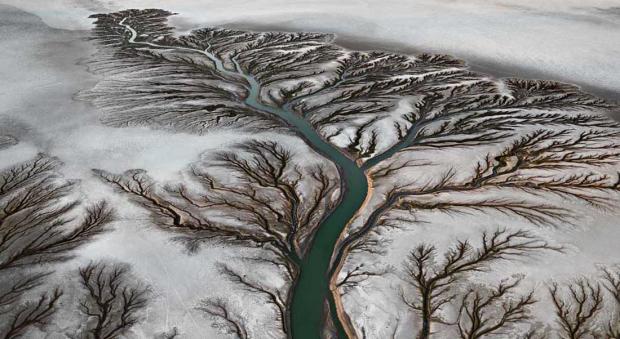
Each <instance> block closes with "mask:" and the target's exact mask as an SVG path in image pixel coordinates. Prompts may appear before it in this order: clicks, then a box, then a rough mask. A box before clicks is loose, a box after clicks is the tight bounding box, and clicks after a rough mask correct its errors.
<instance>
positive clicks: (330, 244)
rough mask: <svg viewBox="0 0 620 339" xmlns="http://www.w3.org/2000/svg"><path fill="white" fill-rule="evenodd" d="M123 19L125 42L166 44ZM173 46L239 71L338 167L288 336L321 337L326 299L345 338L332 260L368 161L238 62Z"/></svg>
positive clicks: (364, 189)
mask: <svg viewBox="0 0 620 339" xmlns="http://www.w3.org/2000/svg"><path fill="white" fill-rule="evenodd" d="M124 21H125V20H123V21H121V22H120V23H119V24H120V25H121V26H124V27H125V28H126V29H127V30H128V31H130V32H131V37H130V38H129V40H128V42H129V43H132V44H140V45H147V46H151V47H156V48H170V47H169V46H161V45H158V44H156V43H151V42H136V41H135V39H136V38H137V32H136V31H135V30H134V29H133V28H132V27H131V26H129V25H127V24H124ZM172 48H177V49H180V50H188V51H194V52H198V53H202V54H204V55H206V56H207V57H208V58H209V59H210V60H211V61H213V63H214V64H215V67H216V68H217V70H218V71H219V72H220V73H222V74H226V75H229V76H234V77H243V78H244V79H245V80H246V81H247V83H248V85H249V86H248V90H249V95H248V97H247V98H246V99H245V103H246V104H247V105H248V106H250V107H252V108H254V109H256V110H259V111H261V112H267V113H270V114H274V115H277V116H278V117H280V118H281V119H282V120H284V121H286V122H287V123H288V124H289V125H290V126H291V128H292V129H293V130H294V131H295V132H296V133H297V134H298V135H299V136H300V137H302V138H303V139H304V140H305V142H306V143H307V144H308V145H309V146H310V147H312V148H313V149H314V150H315V151H317V152H318V153H320V154H321V155H322V156H324V157H325V158H327V159H329V160H330V161H332V162H333V163H334V164H335V165H336V166H337V167H338V171H339V173H340V178H341V186H340V188H341V191H342V194H341V197H340V201H339V204H338V206H337V207H336V208H335V209H334V210H333V211H332V212H331V213H330V214H329V216H328V217H327V218H325V219H324V220H323V221H322V222H321V224H320V226H319V228H318V230H317V232H316V234H315V237H314V240H313V242H312V245H311V248H310V250H309V251H308V253H307V254H306V256H305V257H304V258H303V259H302V260H301V262H300V263H299V264H300V266H299V271H300V276H299V279H298V281H297V283H296V285H295V286H293V288H294V290H293V298H292V305H291V331H292V337H293V338H295V339H319V338H320V337H321V332H322V329H323V328H322V324H323V320H324V305H325V304H324V303H325V301H326V300H328V301H329V303H330V309H331V311H332V319H333V321H334V325H335V327H336V331H337V335H338V337H339V338H345V337H346V334H345V332H344V330H343V327H342V324H340V322H339V321H338V317H337V316H336V315H335V310H336V308H335V305H334V300H333V298H332V297H331V295H330V294H329V280H330V276H329V272H330V260H331V257H332V253H333V252H334V248H335V247H336V243H337V241H338V238H339V237H340V234H341V232H342V231H343V230H344V228H345V227H346V225H347V224H348V222H349V221H350V220H351V218H352V217H353V216H354V215H355V213H356V212H357V210H358V209H359V208H360V207H361V206H362V204H363V203H364V200H365V199H366V195H367V194H368V181H367V177H366V175H365V174H364V169H365V168H368V166H363V167H360V166H358V165H357V164H356V163H355V161H354V160H352V159H350V158H349V157H347V156H346V155H345V154H343V153H342V152H341V151H340V150H339V149H338V148H337V147H335V146H333V145H331V144H330V143H328V142H327V141H325V140H324V139H323V138H321V136H320V135H319V134H318V133H317V131H316V130H315V129H314V127H313V126H312V124H310V123H309V122H308V121H307V120H305V119H304V118H303V117H302V116H300V115H298V114H296V113H295V112H293V111H292V109H291V108H290V105H285V106H284V107H275V106H270V105H265V104H263V103H262V102H261V101H260V90H261V86H260V84H259V83H258V81H256V79H255V78H254V77H253V76H252V75H250V74H246V73H245V72H243V70H242V68H241V67H240V65H238V64H235V66H236V67H235V70H230V69H227V68H226V67H225V66H224V65H223V63H222V61H221V60H220V59H219V58H218V57H216V56H215V55H213V54H211V53H209V52H208V51H202V50H198V49H193V48H188V47H180V46H175V47H172ZM392 154H393V152H386V153H384V154H381V155H379V156H377V157H375V158H373V159H371V161H372V163H373V164H374V163H377V162H379V161H381V160H382V159H384V158H386V157H389V156H390V155H392Z"/></svg>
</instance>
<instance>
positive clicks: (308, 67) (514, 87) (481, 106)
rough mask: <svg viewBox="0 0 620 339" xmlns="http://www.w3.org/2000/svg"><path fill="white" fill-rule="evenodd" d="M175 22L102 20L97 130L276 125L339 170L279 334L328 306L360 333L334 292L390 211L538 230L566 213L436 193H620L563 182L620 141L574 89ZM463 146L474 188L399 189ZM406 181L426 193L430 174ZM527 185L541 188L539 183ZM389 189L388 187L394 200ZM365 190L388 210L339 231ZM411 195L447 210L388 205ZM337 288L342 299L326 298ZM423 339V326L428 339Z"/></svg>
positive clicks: (451, 174)
mask: <svg viewBox="0 0 620 339" xmlns="http://www.w3.org/2000/svg"><path fill="white" fill-rule="evenodd" d="M170 15H172V13H170V12H167V11H163V10H157V9H152V10H125V11H121V12H116V13H110V14H101V15H95V16H93V17H95V18H97V22H96V29H95V35H96V39H97V40H98V41H99V43H100V45H101V46H102V53H101V56H100V58H99V59H97V60H96V61H97V62H96V63H95V64H94V68H95V69H101V70H102V72H103V71H109V72H111V73H112V74H120V77H118V78H114V77H112V80H109V81H107V82H103V84H102V85H101V86H99V88H97V89H96V90H94V91H91V96H92V97H93V98H94V100H97V101H96V104H98V105H99V107H102V108H104V109H107V113H108V115H107V116H105V117H104V118H103V119H102V121H103V123H105V124H108V125H112V126H117V127H122V126H128V125H135V124H137V125H144V124H146V125H149V126H154V127H156V128H157V127H159V128H173V129H175V130H180V131H185V132H191V133H197V134H202V133H204V132H206V131H208V130H209V128H221V127H224V126H233V127H235V128H242V127H244V128H245V127H248V126H249V127H251V128H254V127H256V128H258V129H260V130H268V129H270V128H272V127H273V126H277V128H278V129H279V130H280V131H282V132H283V133H288V131H289V130H290V131H293V132H294V133H295V134H297V135H298V136H299V137H300V138H301V139H303V140H304V141H305V142H306V143H307V144H308V146H309V147H312V148H313V149H314V150H316V151H317V152H318V153H320V154H321V155H322V156H324V157H325V158H326V159H325V160H326V162H327V161H331V162H332V163H333V164H335V165H336V166H337V167H338V170H339V174H340V179H341V180H340V181H339V183H338V184H340V188H341V193H340V197H339V198H340V199H339V200H338V203H337V204H332V203H331V202H330V203H329V207H326V208H325V211H329V212H325V213H326V214H322V216H321V217H317V224H318V225H317V224H314V226H313V228H312V230H311V233H313V234H314V236H313V237H308V238H307V239H310V238H313V241H311V242H310V241H309V242H306V243H305V245H304V248H303V249H301V250H296V251H290V252H291V253H289V252H287V258H286V260H288V262H291V263H292V266H294V271H295V273H294V274H291V280H290V282H291V285H292V286H291V288H290V289H287V295H286V297H285V299H286V301H284V300H282V299H284V297H281V296H279V295H278V296H277V298H276V299H278V300H277V307H278V312H279V314H280V315H281V317H278V318H277V319H279V320H280V321H279V322H280V323H281V324H279V325H278V326H281V328H282V330H283V332H284V335H285V336H287V337H295V338H313V339H314V338H320V337H321V336H322V333H321V332H322V331H323V330H324V328H323V327H322V326H321V325H322V323H323V321H324V320H325V319H324V317H325V316H326V313H325V311H326V308H325V300H326V299H327V300H329V301H330V315H331V316H332V320H333V323H334V325H335V328H336V330H337V336H339V337H341V338H342V337H345V336H346V334H345V333H344V329H346V330H347V334H350V335H351V336H352V337H354V336H355V334H354V333H353V332H355V329H354V328H353V326H354V323H355V322H356V321H355V320H354V319H351V320H349V318H348V315H347V314H346V309H345V308H344V307H343V304H342V299H341V298H340V297H341V296H342V295H341V294H339V291H338V288H339V287H338V286H341V285H340V284H341V283H342V281H335V280H336V277H337V276H338V272H339V270H340V269H341V268H343V267H344V266H343V265H344V264H343V263H344V262H345V261H346V260H347V259H346V258H347V256H348V255H350V253H352V250H351V249H352V248H355V246H357V245H360V244H361V245H363V240H364V239H365V238H364V237H365V236H366V235H367V234H368V233H369V232H371V231H372V230H375V229H377V227H380V226H381V225H379V224H380V222H377V221H381V220H380V219H381V218H383V217H384V216H385V215H386V214H387V213H390V211H391V210H392V209H394V208H397V207H398V208H400V209H402V210H409V212H412V211H417V210H422V209H426V210H439V209H445V207H446V206H450V207H451V208H470V209H476V210H480V209H483V208H484V209H489V210H495V211H500V212H502V213H504V214H508V215H514V216H516V217H522V218H523V219H525V220H527V221H530V222H533V223H534V224H537V225H539V224H546V223H547V222H549V221H551V219H553V218H556V217H561V216H562V215H561V214H558V212H557V211H558V209H557V208H555V207H553V206H552V207H549V208H548V207H547V205H543V206H541V205H540V204H539V203H537V202H536V201H532V202H523V201H521V200H519V201H513V200H497V201H488V200H478V201H472V202H469V203H467V204H465V203H463V202H462V201H459V200H458V199H457V200H456V201H443V200H441V199H445V197H443V198H442V197H435V195H437V193H442V192H443V193H450V192H452V193H454V192H461V193H467V194H468V195H469V194H470V193H469V192H474V193H476V192H477V193H478V194H480V193H482V191H484V190H485V189H487V188H491V187H492V188H494V189H499V188H504V189H505V190H509V189H512V188H514V189H520V190H522V191H524V190H527V191H528V192H529V191H530V190H534V189H537V190H538V187H540V188H541V189H542V190H547V191H551V192H552V193H553V192H555V193H562V194H564V195H566V194H569V195H570V194H572V195H571V196H573V197H574V196H577V197H579V198H580V199H582V200H584V201H588V200H590V201H594V202H596V201H597V199H598V198H597V197H596V196H593V195H591V194H585V195H578V194H576V193H575V192H574V191H572V190H573V189H579V190H586V191H587V190H598V191H601V192H602V191H604V190H617V189H618V187H619V186H618V184H617V183H615V181H613V180H615V179H614V178H616V177H615V176H610V175H607V174H601V175H600V176H592V174H589V173H588V172H584V173H583V174H579V175H577V176H565V172H563V171H560V169H564V168H565V166H566V165H567V164H566V163H577V162H579V163H586V164H589V165H595V166H598V165H600V164H604V163H607V162H608V161H609V159H610V158H613V157H616V156H617V155H618V154H617V153H609V152H608V150H607V148H609V147H612V148H614V149H615V148H616V146H614V145H615V144H608V145H607V146H603V144H601V145H599V146H596V145H595V143H600V142H602V141H604V140H607V139H608V138H610V137H616V136H617V135H618V132H617V131H615V130H610V128H617V127H618V126H617V124H616V123H614V122H611V121H608V119H607V118H606V117H604V116H602V115H600V114H598V113H599V112H598V111H599V110H601V111H603V110H607V109H610V108H611V106H610V105H608V104H607V103H605V102H604V101H602V100H599V99H597V98H595V97H592V96H591V95H588V94H587V93H583V92H581V91H580V90H579V89H578V88H577V87H575V86H572V85H568V84H561V83H557V82H550V81H539V80H521V79H500V80H498V79H493V78H491V77H488V76H485V75H482V74H477V73H474V72H471V71H470V70H469V69H468V67H467V66H466V65H465V64H464V63H463V62H461V61H459V60H456V59H453V58H451V57H449V56H442V55H429V54H421V55H417V56H407V55H400V54H395V53H388V52H379V51H373V52H359V51H350V50H345V49H343V48H341V47H339V46H337V45H335V44H334V43H333V38H330V36H328V35H326V34H323V33H281V32H262V33H260V32H249V31H235V30H227V29H221V28H203V29H198V30H196V31H192V32H191V33H190V34H187V35H179V36H176V35H174V34H173V29H174V28H173V27H171V26H169V25H168V24H167V17H168V16H170ZM205 103H208V105H205ZM123 108H125V109H123ZM220 108H221V109H220ZM595 111H597V112H595ZM502 145H503V146H502ZM489 146H493V147H496V148H497V150H495V149H494V150H489ZM500 146H501V147H500ZM617 147H620V146H617ZM455 148H458V149H459V151H458V152H459V153H460V152H461V150H460V149H464V148H476V150H479V151H484V152H485V154H486V156H483V157H482V158H481V159H485V160H483V161H482V162H479V163H477V164H475V168H474V169H475V174H474V176H473V178H472V179H471V180H470V181H463V180H464V179H462V178H461V177H460V176H457V175H456V170H455V169H453V168H451V167H450V166H451V165H452V164H446V166H447V167H450V168H446V171H445V172H443V171H436V170H433V171H434V172H433V173H435V174H436V178H430V179H428V180H430V181H428V182H427V183H425V182H421V183H417V184H416V183H411V184H407V183H402V182H401V181H402V177H397V176H393V174H394V172H396V171H398V170H400V169H404V168H413V167H416V166H421V168H423V167H424V166H431V165H432V166H433V168H436V166H440V165H441V164H425V162H424V161H421V160H423V159H424V158H423V157H421V156H418V155H417V154H416V155H410V154H409V153H410V152H418V151H420V152H422V154H424V152H425V150H427V151H428V152H430V150H450V149H452V150H454V149H455ZM603 149H605V151H606V152H603V151H602V150H603ZM487 153H488V154H487ZM432 158H433V159H434V158H436V155H435V154H433V155H432ZM433 162H435V161H433ZM546 162H551V163H553V162H556V163H555V164H552V165H553V166H555V167H553V168H557V169H558V173H556V174H558V175H560V174H562V179H558V178H557V177H555V176H550V175H545V176H540V173H538V174H536V175H538V176H536V175H534V174H533V171H534V170H535V169H537V168H538V167H540V166H547V164H546ZM557 162H560V163H561V164H560V165H558V164H557ZM379 163H381V164H380V165H378V164H379ZM376 165H378V166H376ZM473 165H474V164H472V166H473ZM440 167H441V166H440ZM560 172H561V173H560ZM408 174H411V175H412V176H415V177H416V178H420V180H421V181H426V179H425V177H424V175H425V174H423V173H421V172H408ZM517 174H519V175H523V176H522V177H521V176H519V175H517ZM267 175H269V174H267ZM431 176H432V175H431ZM532 178H536V179H537V180H538V184H539V186H536V185H532V182H531V181H532ZM517 179H518V180H517ZM612 179H613V180H612ZM416 180H417V179H416ZM501 180H505V181H504V182H502V181H501ZM515 180H517V181H516V182H515ZM612 181H613V182H612ZM386 183H388V184H389V185H395V186H394V187H393V188H392V189H390V190H388V191H385V189H386V186H385V184H386ZM401 184H402V185H401ZM334 185H337V184H336V183H335V181H334ZM371 186H372V188H373V189H374V190H375V192H376V193H375V194H374V195H375V196H376V197H375V198H376V199H374V200H381V199H383V198H382V197H386V199H384V201H382V202H381V203H380V204H379V205H376V204H375V203H376V201H374V200H373V201H370V202H369V208H373V209H375V210H374V211H368V212H369V213H370V214H369V215H368V216H367V218H366V217H365V216H364V215H365V214H364V215H362V216H361V218H360V219H367V220H366V221H364V220H361V223H362V224H359V223H360V220H358V219H357V218H356V219H355V221H354V222H353V223H352V224H351V227H350V229H349V230H348V231H346V233H343V230H344V229H345V228H346V227H347V225H349V223H351V220H353V218H354V216H355V215H356V213H357V211H359V209H360V208H364V206H365V203H364V201H365V200H368V199H369V197H370V194H371V192H372V191H373V189H371ZM384 191H385V192H387V193H385V192H384ZM539 191H540V190H539ZM571 192H572V193H571ZM384 193H385V194H384ZM417 196H424V197H429V196H433V201H434V200H435V199H437V200H439V201H438V202H432V203H431V202H417V203H416V204H413V203H405V204H404V205H402V206H393V205H398V203H399V202H401V201H402V200H403V199H404V198H407V197H409V198H411V197H417ZM298 201H299V199H297V200H296V202H295V203H297V202H298ZM326 206H327V205H326ZM372 206H374V207H372ZM319 219H321V220H320V222H319ZM175 225H176V224H175ZM188 226H193V225H192V224H190V225H188ZM286 226H287V227H288V228H287V230H288V231H291V232H296V231H297V230H298V228H297V226H298V225H297V224H296V218H295V216H294V214H291V222H290V224H287V225H286ZM234 230H236V229H227V231H229V232H224V233H223V234H224V235H225V236H226V235H229V234H230V232H232V231H234ZM345 235H346V237H345ZM285 252H286V251H285ZM293 252H294V253H293ZM347 277H349V276H348V275H347ZM330 279H331V281H330ZM344 279H345V280H344V281H345V282H346V279H347V278H346V277H345V278H344ZM330 288H334V289H335V291H334V293H333V294H331V293H329V291H330ZM336 306H338V307H337V308H336ZM335 310H338V311H339V312H338V313H337V312H335ZM431 318H432V317H431V315H427V317H426V319H431ZM429 321H430V320H429ZM260 330H262V329H259V331H260ZM430 331H431V330H430V325H429V326H427V327H426V333H427V334H428V333H430ZM259 333H260V332H259ZM239 336H240V337H243V335H239ZM332 337H333V336H330V338H332ZM421 337H428V335H426V336H421Z"/></svg>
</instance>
